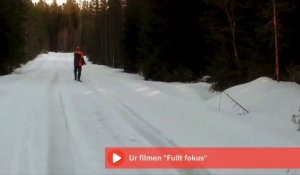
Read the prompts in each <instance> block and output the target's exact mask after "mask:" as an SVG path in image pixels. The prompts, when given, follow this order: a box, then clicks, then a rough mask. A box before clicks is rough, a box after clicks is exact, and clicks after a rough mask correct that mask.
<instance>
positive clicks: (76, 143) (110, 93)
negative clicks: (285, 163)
mask: <svg viewBox="0 0 300 175" xmlns="http://www.w3.org/2000/svg"><path fill="white" fill-rule="evenodd" d="M72 57H73V55H72V54H63V53H49V54H42V55H40V56H39V57H37V58H36V59H35V60H33V61H31V62H29V63H27V64H26V65H25V66H24V67H22V68H20V69H17V70H16V71H15V73H14V74H12V75H8V76H3V77H0V97H1V98H0V105H1V107H2V109H1V111H2V113H1V114H0V115H1V117H0V120H1V123H0V125H1V127H0V174H99V175H102V174H109V175H110V174H115V175H119V174H121V175H122V174H130V175H134V174H137V175H138V174H144V175H147V174H149V175H151V174H166V175H167V174H179V175H198V174H199V175H207V174H300V173H299V171H297V170H106V169H105V168H104V164H105V157H104V149H105V147H128V146H131V147H139V146H141V147H148V146H154V147H178V146H222V144H223V145H225V146H228V145H229V146H230V145H239V146H244V145H251V146H253V145H254V144H257V145H262V146H266V145H270V146H274V145H275V146H276V144H278V145H279V146H297V145H300V142H299V141H298V140H297V139H293V137H292V139H288V138H283V137H279V136H281V135H279V136H277V135H276V133H273V131H271V130H268V129H269V128H265V127H261V126H263V125H262V124H261V123H260V125H259V127H258V128H255V122H254V121H252V118H253V117H255V116H252V118H251V117H249V118H238V120H237V119H236V118H235V117H236V116H235V115H234V114H232V113H229V112H228V111H226V112H224V113H221V112H220V111H218V110H216V109H215V108H216V106H214V104H216V101H218V99H219V97H218V95H215V94H212V93H210V92H208V85H206V84H201V85H198V84H195V85H184V84H179V83H178V84H176V83H174V84H172V83H171V84H162V83H159V82H144V81H143V80H141V78H140V77H139V76H137V75H129V74H123V73H120V71H119V70H114V69H110V68H107V67H104V66H96V65H92V64H88V65H87V66H86V67H84V68H83V72H82V80H83V83H80V82H76V81H74V79H73V63H72V61H73V58H72ZM198 89H199V91H198ZM296 91H297V88H296ZM207 100H208V101H207ZM295 102H297V101H296V100H295ZM295 104H296V103H295ZM222 114H223V115H224V116H225V118H224V116H223V115H222ZM206 115H207V116H206ZM208 116H209V117H208ZM223 120H224V121H223ZM245 121H246V122H245ZM248 121H249V124H252V123H253V125H246V124H245V123H248ZM224 122H226V125H225V124H224ZM279 123H280V122H279ZM288 125H289V123H288V122H287V123H285V125H284V126H288ZM179 126H182V127H181V128H180V127H179ZM274 126H276V125H274ZM291 128H292V127H291ZM230 129H232V130H230ZM281 129H285V130H287V129H286V128H281ZM260 131H263V133H264V134H260V133H261V132H260ZM281 134H282V135H283V136H284V134H290V135H289V136H296V137H297V136H299V135H298V133H297V132H294V131H293V130H292V129H291V130H288V131H286V132H285V133H281ZM244 135H246V136H247V137H246V138H245V137H244ZM250 136H252V137H250ZM220 144H221V145H220Z"/></svg>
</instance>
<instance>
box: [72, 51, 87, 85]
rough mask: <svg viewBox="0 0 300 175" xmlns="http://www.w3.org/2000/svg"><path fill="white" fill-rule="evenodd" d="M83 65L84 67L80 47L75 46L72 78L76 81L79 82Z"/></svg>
mask: <svg viewBox="0 0 300 175" xmlns="http://www.w3.org/2000/svg"><path fill="white" fill-rule="evenodd" d="M83 65H85V61H84V59H83V53H82V52H81V50H80V47H78V46H77V47H76V50H75V52H74V76H75V80H77V81H81V80H80V76H81V70H82V66H83Z"/></svg>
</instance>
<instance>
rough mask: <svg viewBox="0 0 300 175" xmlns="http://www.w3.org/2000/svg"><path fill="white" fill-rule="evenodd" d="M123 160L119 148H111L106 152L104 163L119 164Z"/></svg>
mask: <svg viewBox="0 0 300 175" xmlns="http://www.w3.org/2000/svg"><path fill="white" fill-rule="evenodd" d="M124 161H125V155H124V153H123V152H122V151H120V150H117V149H115V150H111V151H109V152H106V164H109V165H112V166H120V165H121V164H122V163H123V162H124Z"/></svg>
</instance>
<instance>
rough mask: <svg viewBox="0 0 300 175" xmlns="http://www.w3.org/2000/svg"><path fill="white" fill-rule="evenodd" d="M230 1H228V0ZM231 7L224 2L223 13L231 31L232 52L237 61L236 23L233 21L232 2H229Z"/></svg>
mask: <svg viewBox="0 0 300 175" xmlns="http://www.w3.org/2000/svg"><path fill="white" fill-rule="evenodd" d="M229 3H230V2H229ZM229 5H231V7H229V8H228V3H227V4H226V2H225V13H226V16H227V19H228V22H229V26H230V32H231V37H232V47H233V52H234V58H235V61H236V62H238V61H239V54H238V51H237V45H236V25H235V21H234V7H233V5H234V4H229Z"/></svg>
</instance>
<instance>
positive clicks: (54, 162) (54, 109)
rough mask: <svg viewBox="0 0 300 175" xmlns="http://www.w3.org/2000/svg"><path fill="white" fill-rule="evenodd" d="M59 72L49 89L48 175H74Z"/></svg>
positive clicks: (56, 73) (55, 73)
mask: <svg viewBox="0 0 300 175" xmlns="http://www.w3.org/2000/svg"><path fill="white" fill-rule="evenodd" d="M58 85H59V81H58V72H57V70H55V72H54V75H53V78H52V80H51V82H50V85H49V87H48V90H47V92H48V103H49V111H48V114H49V115H48V117H49V118H48V119H49V125H48V131H49V150H48V174H74V165H73V157H72V152H71V146H70V141H71V140H70V137H69V127H68V121H67V118H66V114H65V111H64V104H63V101H62V97H61V94H60V91H59V87H58Z"/></svg>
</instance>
